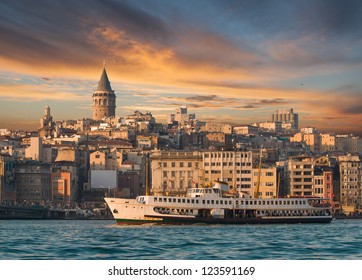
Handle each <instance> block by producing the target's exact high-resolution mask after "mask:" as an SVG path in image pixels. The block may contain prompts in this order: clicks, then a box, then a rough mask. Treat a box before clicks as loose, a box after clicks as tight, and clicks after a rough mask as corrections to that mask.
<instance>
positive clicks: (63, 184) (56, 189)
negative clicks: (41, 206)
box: [51, 161, 81, 204]
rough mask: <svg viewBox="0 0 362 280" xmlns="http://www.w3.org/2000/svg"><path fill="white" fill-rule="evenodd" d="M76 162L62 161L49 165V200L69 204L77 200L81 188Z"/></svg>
mask: <svg viewBox="0 0 362 280" xmlns="http://www.w3.org/2000/svg"><path fill="white" fill-rule="evenodd" d="M78 171H79V168H78V164H77V163H75V162H71V161H62V162H56V163H54V164H52V167H51V197H52V198H51V200H52V201H54V202H61V203H63V204H71V203H74V202H76V201H77V200H78V196H79V194H80V190H81V184H80V182H79V178H80V176H79V172H78Z"/></svg>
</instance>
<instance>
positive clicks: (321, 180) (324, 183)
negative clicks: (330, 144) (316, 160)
mask: <svg viewBox="0 0 362 280" xmlns="http://www.w3.org/2000/svg"><path fill="white" fill-rule="evenodd" d="M313 195H314V196H318V197H322V198H329V199H330V200H331V202H332V200H333V198H334V193H333V171H332V169H331V168H330V167H320V166H318V167H315V168H314V184H313Z"/></svg>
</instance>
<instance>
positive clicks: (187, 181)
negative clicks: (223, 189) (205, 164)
mask: <svg viewBox="0 0 362 280" xmlns="http://www.w3.org/2000/svg"><path fill="white" fill-rule="evenodd" d="M150 161H151V173H152V192H153V193H154V194H166V193H168V194H185V193H186V190H187V188H192V187H197V186H201V185H204V172H203V168H202V155H201V153H200V152H167V151H154V152H152V154H151V156H150Z"/></svg>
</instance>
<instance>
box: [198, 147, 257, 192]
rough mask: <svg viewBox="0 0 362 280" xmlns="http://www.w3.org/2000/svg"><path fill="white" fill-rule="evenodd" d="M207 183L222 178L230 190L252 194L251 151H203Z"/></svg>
mask: <svg viewBox="0 0 362 280" xmlns="http://www.w3.org/2000/svg"><path fill="white" fill-rule="evenodd" d="M202 159H203V169H204V173H205V184H213V183H214V181H217V180H220V181H223V182H225V183H227V184H228V186H229V190H230V191H234V192H244V193H248V194H250V195H252V191H253V189H252V184H253V182H252V178H253V175H252V169H253V166H252V161H253V157H252V152H251V151H205V152H203V153H202Z"/></svg>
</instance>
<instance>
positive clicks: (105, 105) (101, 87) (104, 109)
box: [92, 66, 116, 120]
mask: <svg viewBox="0 0 362 280" xmlns="http://www.w3.org/2000/svg"><path fill="white" fill-rule="evenodd" d="M92 97H93V106H92V109H93V119H94V120H101V119H103V118H107V117H114V116H115V115H116V95H115V94H114V90H112V88H111V83H110V82H109V80H108V76H107V72H106V67H105V66H104V68H103V72H102V76H101V79H100V80H99V82H98V88H97V90H95V91H94V92H93V96H92Z"/></svg>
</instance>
